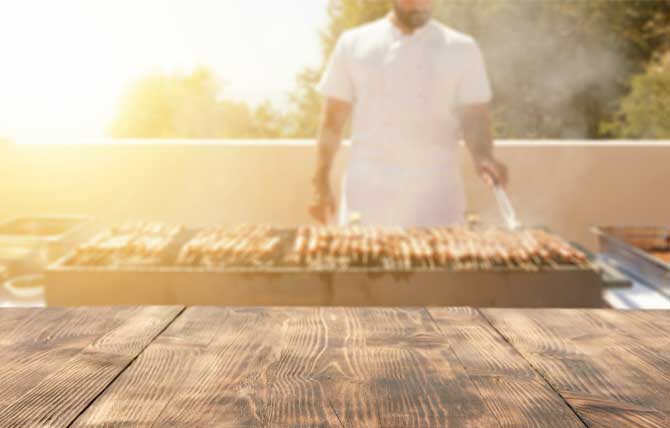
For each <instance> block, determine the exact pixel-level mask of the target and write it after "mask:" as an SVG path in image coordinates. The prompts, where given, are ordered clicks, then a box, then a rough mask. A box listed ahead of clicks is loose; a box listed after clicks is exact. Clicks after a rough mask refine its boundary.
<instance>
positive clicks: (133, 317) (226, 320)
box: [0, 307, 670, 428]
mask: <svg viewBox="0 0 670 428" xmlns="http://www.w3.org/2000/svg"><path fill="white" fill-rule="evenodd" d="M669 397H670V311H656V312H617V311H612V310H572V309H570V310H560V309H549V310H541V309H540V310H536V309H530V310H512V309H472V308H439V309H438V308H351V309H345V308H283V309H282V308H272V309H270V308H217V307H190V308H183V307H125V308H118V307H117V308H63V309H60V308H48V309H3V310H0V427H3V428H4V427H31V428H32V427H49V428H59V427H76V428H84V427H89V428H93V427H96V428H100V427H138V428H151V427H278V428H292V427H334V428H342V427H347V428H348V427H370V428H379V427H383V428H386V427H388V428H394V427H436V428H437V427H471V428H487V427H491V428H507V427H518V428H522V427H538V428H540V427H541V428H554V427H555V428H573V427H574V428H577V427H582V428H583V427H603V428H612V427H617V428H626V427H645V428H661V427H666V428H667V427H670V398H669Z"/></svg>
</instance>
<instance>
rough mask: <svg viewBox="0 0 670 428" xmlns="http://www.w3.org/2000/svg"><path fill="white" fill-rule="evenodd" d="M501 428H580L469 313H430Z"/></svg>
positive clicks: (476, 314)
mask: <svg viewBox="0 0 670 428" xmlns="http://www.w3.org/2000/svg"><path fill="white" fill-rule="evenodd" d="M428 311H429V312H430V314H431V315H432V317H433V318H434V319H435V322H436V323H437V325H438V326H439V328H440V330H441V331H442V332H443V334H444V335H445V336H446V337H447V339H448V340H449V343H450V344H451V346H452V348H453V349H454V352H455V353H456V356H457V357H458V359H459V361H460V362H461V363H462V364H463V366H464V368H465V369H466V371H467V372H468V375H469V376H470V379H472V381H473V382H474V383H475V385H476V386H477V389H478V391H479V394H480V396H481V397H482V399H483V400H484V402H485V403H486V405H487V407H488V408H489V409H490V410H491V412H492V413H493V414H494V415H495V416H496V419H497V421H498V423H499V425H500V427H501V428H521V427H544V428H571V427H575V428H578V427H582V428H583V427H584V424H583V423H582V422H581V421H580V419H579V418H578V417H577V416H576V415H575V414H574V412H573V411H572V410H571V409H570V407H569V406H568V405H567V404H566V403H565V401H564V400H563V399H562V398H561V397H560V396H559V395H558V394H557V393H556V392H554V391H553V390H552V389H551V387H550V386H549V385H547V383H546V382H545V381H544V380H543V379H542V378H541V377H540V376H539V375H538V374H537V373H536V372H535V370H534V369H533V368H532V367H530V365H528V363H527V362H526V361H525V360H524V359H523V357H522V356H521V355H519V353H518V352H517V351H516V350H515V349H514V348H513V347H512V346H510V344H509V343H507V342H506V341H505V340H504V339H503V338H502V337H501V336H500V335H499V334H498V333H497V332H496V331H495V330H494V329H492V328H491V326H490V324H489V323H488V321H486V319H485V318H484V317H483V316H482V315H481V314H480V313H479V311H478V310H477V309H473V308H429V309H428Z"/></svg>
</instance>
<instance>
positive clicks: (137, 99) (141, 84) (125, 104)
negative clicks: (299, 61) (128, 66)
mask: <svg viewBox="0 0 670 428" xmlns="http://www.w3.org/2000/svg"><path fill="white" fill-rule="evenodd" d="M221 87H222V85H221V84H220V82H219V80H218V79H217V78H216V76H215V75H214V73H213V72H212V71H210V70H209V69H207V68H204V67H201V68H199V69H197V70H195V71H193V72H192V73H191V74H187V75H182V74H168V75H162V74H161V75H152V76H148V77H145V78H142V79H140V80H138V81H137V82H136V83H135V84H134V85H133V86H132V87H131V88H130V90H129V91H128V93H127V94H126V96H125V97H124V98H123V101H122V103H121V106H120V109H119V111H118V113H117V116H116V117H115V119H114V120H113V122H112V124H111V126H110V129H109V134H110V135H111V136H112V137H115V138H186V139H188V138H281V137H283V136H284V133H285V128H286V124H285V118H284V117H283V116H282V115H281V114H280V113H279V112H278V111H277V110H275V109H274V107H273V106H272V105H271V104H270V103H269V102H266V103H263V104H262V105H260V106H259V107H258V108H256V109H252V108H251V107H249V105H247V104H246V103H243V102H237V101H232V100H226V99H222V98H221V92H222V88H221Z"/></svg>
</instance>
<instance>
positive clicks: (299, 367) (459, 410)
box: [75, 308, 498, 428]
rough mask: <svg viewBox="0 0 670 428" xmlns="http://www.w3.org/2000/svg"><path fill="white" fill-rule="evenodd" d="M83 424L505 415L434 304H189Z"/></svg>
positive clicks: (464, 423)
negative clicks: (464, 360)
mask: <svg viewBox="0 0 670 428" xmlns="http://www.w3.org/2000/svg"><path fill="white" fill-rule="evenodd" d="M194 325H204V326H206V333H205V334H203V331H202V330H198V329H196V328H193V326H194ZM193 332H199V333H200V338H199V339H197V340H195V342H193V341H191V339H190V338H191V334H192V333H193ZM213 332H215V333H213ZM212 333H213V335H212ZM177 379H182V381H181V382H177V381H176V380H177ZM75 426H76V427H102V426H110V427H111V426H134V427H135V426H137V427H151V426H154V427H168V426H181V427H195V426H222V427H254V426H262V427H380V426H383V427H390V428H393V427H497V426H498V424H497V422H496V420H495V418H494V416H493V414H492V413H491V412H490V411H489V410H488V409H487V407H486V406H485V404H484V402H483V401H482V400H481V399H480V397H479V394H478V391H477V388H476V387H475V385H474V384H473V383H472V382H471V381H470V379H469V378H468V375H467V373H466V372H465V371H464V369H463V368H462V366H461V364H460V363H459V362H458V360H457V358H456V357H455V355H454V354H453V351H452V350H451V349H450V347H449V344H448V343H447V341H446V339H445V338H444V336H443V335H442V334H441V333H440V332H439V330H438V329H437V328H436V327H435V325H434V323H433V322H432V320H431V319H430V317H429V316H428V313H427V312H426V311H425V310H422V309H406V310H404V309H339V308H329V309H323V308H309V309H307V308H291V309H282V308H279V309H255V308H249V309H223V308H222V309H218V310H217V309H213V308H191V309H189V310H187V311H186V312H185V313H184V315H183V316H182V317H181V318H180V319H179V320H178V321H177V322H175V323H174V324H173V326H171V328H170V329H168V330H167V331H166V332H165V333H164V334H163V335H162V336H161V337H160V338H159V339H157V340H156V341H155V343H154V344H152V345H151V346H150V347H149V348H148V349H147V350H146V351H145V352H144V354H143V355H142V356H141V357H140V358H139V359H137V360H136V361H135V363H134V364H133V365H132V366H131V367H130V368H129V369H128V370H127V371H126V372H125V373H124V374H123V375H122V376H121V377H120V378H119V380H118V381H117V382H116V383H115V385H113V386H112V387H111V388H110V389H109V390H108V391H107V392H106V393H105V394H104V395H103V396H101V397H100V399H98V400H97V401H96V402H95V403H94V404H93V405H92V406H91V407H90V408H89V409H88V410H87V411H86V412H85V413H84V414H83V415H82V417H81V418H80V419H79V420H78V421H77V423H76V424H75Z"/></svg>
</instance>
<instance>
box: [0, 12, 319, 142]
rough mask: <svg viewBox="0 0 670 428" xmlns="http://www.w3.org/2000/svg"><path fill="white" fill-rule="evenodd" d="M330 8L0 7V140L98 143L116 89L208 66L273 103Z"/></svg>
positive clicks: (313, 59) (311, 53) (315, 47)
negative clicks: (147, 78)
mask: <svg viewBox="0 0 670 428" xmlns="http://www.w3.org/2000/svg"><path fill="white" fill-rule="evenodd" d="M327 3H328V0H113V1H110V0H58V1H50V0H19V1H11V0H0V10H1V11H2V12H0V138H1V137H2V136H3V135H5V136H12V137H17V138H21V137H28V136H29V137H36V136H39V137H41V136H45V135H54V136H64V135H67V136H80V137H97V136H102V135H103V133H104V130H105V128H106V126H107V125H108V123H109V121H110V119H111V118H112V116H113V114H114V112H115V109H116V107H117V105H118V102H119V98H120V96H121V95H122V94H123V91H124V89H125V88H126V87H127V85H128V84H129V83H130V82H132V81H133V80H134V79H136V78H138V77H140V76H142V75H145V74H147V73H151V72H157V71H168V72H169V71H175V70H177V71H189V70H190V69H192V68H193V67H195V66H197V65H205V66H208V67H211V68H212V69H214V70H215V72H216V73H217V74H218V75H219V76H220V77H221V78H223V79H224V81H226V82H227V84H228V86H227V92H226V94H224V96H227V97H232V98H236V99H240V100H244V101H248V102H251V103H256V102H258V101H260V100H262V99H265V98H268V97H269V98H271V99H272V100H274V101H279V102H281V101H282V100H283V96H284V94H285V93H286V92H288V91H290V90H291V89H292V88H293V84H294V81H295V76H296V74H297V73H298V72H299V71H300V70H301V69H302V68H303V67H304V66H306V65H314V64H318V62H319V60H320V56H321V52H320V46H319V38H318V30H319V29H321V28H323V26H324V25H325V23H326V5H327Z"/></svg>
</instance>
